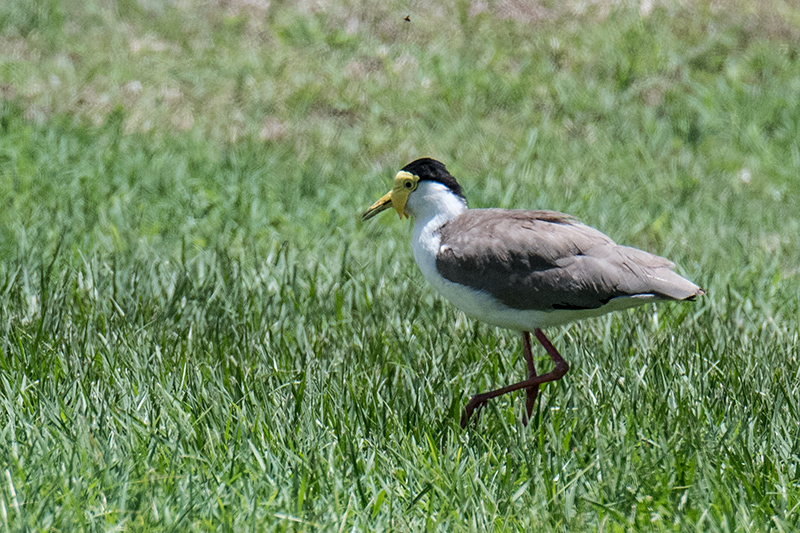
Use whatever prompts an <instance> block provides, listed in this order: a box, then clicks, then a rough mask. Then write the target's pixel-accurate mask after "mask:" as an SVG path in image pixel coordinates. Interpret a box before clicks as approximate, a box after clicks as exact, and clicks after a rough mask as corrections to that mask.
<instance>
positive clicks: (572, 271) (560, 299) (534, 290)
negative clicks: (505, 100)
mask: <svg viewBox="0 0 800 533" xmlns="http://www.w3.org/2000/svg"><path fill="white" fill-rule="evenodd" d="M390 207H392V208H394V210H395V211H397V214H398V215H399V216H400V218H401V219H402V218H403V217H409V216H412V217H414V219H415V220H414V235H413V238H412V242H411V247H412V249H413V251H414V259H416V261H417V265H419V269H420V270H421V271H422V275H423V276H424V277H425V279H427V280H428V283H430V284H431V285H433V287H434V288H435V289H436V290H437V291H438V292H439V293H440V294H441V295H442V296H444V297H445V298H446V299H448V300H450V302H452V303H453V304H454V305H455V306H456V307H458V308H459V309H461V310H462V311H463V312H464V313H465V314H466V315H468V316H470V317H472V318H476V319H478V320H482V321H484V322H487V323H489V324H492V325H495V326H499V327H502V328H508V329H512V330H517V331H520V332H522V339H523V347H524V356H525V361H526V363H527V366H528V378H527V379H525V380H523V381H520V382H517V383H514V384H512V385H508V386H506V387H502V388H499V389H497V390H493V391H489V392H484V393H482V394H476V395H474V396H473V397H472V398H470V400H469V403H467V406H466V408H465V409H464V414H463V415H462V417H461V425H462V426H466V424H467V422H468V421H469V418H470V416H471V415H472V413H473V411H474V410H475V409H476V408H478V407H480V406H482V405H483V404H485V403H486V402H487V401H488V400H490V399H492V398H496V397H497V396H500V395H503V394H506V393H509V392H513V391H517V390H520V389H525V390H526V391H527V402H526V413H527V416H523V422H525V423H527V419H528V417H530V416H531V412H532V409H533V405H534V401H535V399H536V396H537V394H538V392H539V385H541V384H542V383H547V382H550V381H556V380H558V379H561V377H563V376H564V374H565V373H566V372H567V370H569V365H568V364H567V362H566V361H564V359H563V358H562V357H561V354H559V353H558V350H556V349H555V347H554V346H553V345H552V343H550V341H549V340H548V339H547V337H546V336H545V334H544V333H543V332H542V328H545V327H549V326H556V325H560V324H566V323H568V322H572V321H574V320H580V319H583V318H588V317H595V316H599V315H603V314H605V313H608V312H610V311H617V310H620V309H626V308H629V307H636V306H639V305H644V304H647V303H650V302H655V301H659V300H692V299H694V298H695V297H697V296H700V295H702V294H703V290H702V289H701V288H700V287H698V286H697V285H695V284H694V283H692V282H691V281H689V280H687V279H685V278H682V277H681V276H679V275H678V274H676V273H675V272H674V271H673V268H674V267H675V265H674V264H673V263H672V262H671V261H669V260H667V259H664V258H663V257H659V256H657V255H653V254H650V253H648V252H645V251H642V250H638V249H636V248H631V247H629V246H620V245H618V244H616V243H615V242H614V241H612V240H611V239H610V238H609V237H607V236H606V235H604V234H603V233H600V232H599V231H598V230H596V229H594V228H591V227H589V226H586V225H584V224H581V223H580V222H578V221H577V220H576V219H575V218H573V217H571V216H569V215H565V214H563V213H558V212H555V211H524V210H511V209H468V208H467V200H466V198H465V197H464V193H463V191H462V189H461V185H459V184H458V182H457V181H456V179H455V178H454V177H453V176H452V175H450V173H449V172H448V171H447V169H446V168H445V166H444V165H443V164H442V163H440V162H439V161H436V160H435V159H429V158H423V159H417V160H416V161H413V162H412V163H409V164H408V165H406V166H405V167H403V169H402V170H401V171H400V172H398V173H397V175H396V176H395V178H394V187H393V188H392V190H391V191H389V192H388V193H387V194H386V195H384V196H383V197H382V198H381V199H380V200H378V201H377V202H375V203H374V204H373V205H372V206H371V207H370V208H369V209H367V211H366V212H365V213H364V214H363V216H362V218H363V220H368V219H370V218H372V217H374V216H375V215H377V214H378V213H380V212H381V211H383V210H385V209H388V208H390ZM529 332H533V334H534V335H535V336H536V338H537V340H538V341H539V342H540V343H541V344H542V346H544V349H545V350H546V351H547V353H548V355H549V356H550V358H551V359H552V360H553V363H555V368H554V369H553V370H552V371H550V372H548V373H547V374H542V375H537V374H536V368H535V366H534V363H533V355H532V354H531V343H530V333H529Z"/></svg>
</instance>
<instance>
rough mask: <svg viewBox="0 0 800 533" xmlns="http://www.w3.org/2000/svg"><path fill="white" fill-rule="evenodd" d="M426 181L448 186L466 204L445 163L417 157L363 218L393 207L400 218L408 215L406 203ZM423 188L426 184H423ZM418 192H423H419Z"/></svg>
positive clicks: (397, 176)
mask: <svg viewBox="0 0 800 533" xmlns="http://www.w3.org/2000/svg"><path fill="white" fill-rule="evenodd" d="M426 182H437V183H440V184H442V185H444V186H445V187H446V188H447V191H448V193H449V194H452V195H455V196H457V197H459V198H460V199H461V200H462V201H463V202H464V204H465V205H466V200H465V199H464V194H463V192H462V191H461V185H459V184H458V182H457V181H456V179H455V178H454V177H453V176H451V175H450V173H449V172H448V171H447V169H446V168H445V166H444V164H442V163H440V162H439V161H437V160H435V159H431V158H429V157H424V158H422V159H417V160H416V161H412V162H411V163H409V164H407V165H406V166H404V167H403V168H402V169H401V170H400V172H398V173H397V175H396V176H395V177H394V187H392V190H391V191H389V192H387V193H386V194H384V195H383V196H382V197H381V199H380V200H378V201H377V202H375V203H374V204H372V205H371V206H370V208H369V209H367V210H366V211H365V212H364V214H363V215H361V219H362V220H369V219H370V218H372V217H374V216H375V215H377V214H378V213H380V212H381V211H384V210H385V209H389V208H390V207H393V208H394V210H395V211H397V214H398V215H399V216H400V218H403V217H408V212H407V210H406V205H407V204H408V200H409V198H410V197H411V195H412V194H415V191H417V190H418V189H419V188H420V184H425V183H426ZM423 188H425V187H424V185H423ZM416 194H423V193H421V192H417V193H416Z"/></svg>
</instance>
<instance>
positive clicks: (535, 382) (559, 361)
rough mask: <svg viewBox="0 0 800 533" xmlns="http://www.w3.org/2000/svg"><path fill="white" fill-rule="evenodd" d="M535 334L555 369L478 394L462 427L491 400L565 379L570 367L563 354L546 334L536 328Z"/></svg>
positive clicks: (466, 411) (471, 403)
mask: <svg viewBox="0 0 800 533" xmlns="http://www.w3.org/2000/svg"><path fill="white" fill-rule="evenodd" d="M533 334H534V335H536V339H537V340H538V341H539V342H540V343H541V344H542V346H544V349H545V350H546V351H547V354H548V355H549V356H550V359H552V360H553V362H554V363H555V365H556V366H555V368H554V369H553V370H551V371H550V372H548V373H547V374H542V375H541V376H536V377H533V378H528V379H526V380H524V381H520V382H518V383H514V384H512V385H508V386H506V387H502V388H500V389H497V390H493V391H489V392H484V393H481V394H476V395H475V396H473V397H472V398H470V400H469V402H468V403H467V406H466V407H465V408H464V414H463V415H461V427H462V428H463V427H466V426H467V422H469V418H470V417H471V416H472V412H473V411H474V410H475V408H476V407H478V406H480V405H483V404H484V403H486V402H487V401H489V400H491V399H492V398H497V397H498V396H502V395H503V394H508V393H509V392H514V391H518V390H520V389H529V388H531V387H534V386H536V387H538V386H539V385H541V384H542V383H548V382H550V381H556V380H559V379H561V378H562V377H564V374H566V373H567V371H568V370H569V365H568V364H567V362H566V361H564V358H563V357H561V354H560V353H558V350H556V348H555V346H553V344H552V343H551V342H550V341H549V340H548V338H547V337H545V335H544V333H543V332H542V330H541V329H539V328H536V329H535V330H533Z"/></svg>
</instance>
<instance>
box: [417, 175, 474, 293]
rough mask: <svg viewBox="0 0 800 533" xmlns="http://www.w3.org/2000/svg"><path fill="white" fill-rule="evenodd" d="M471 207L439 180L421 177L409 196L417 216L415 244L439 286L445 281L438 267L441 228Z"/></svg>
mask: <svg viewBox="0 0 800 533" xmlns="http://www.w3.org/2000/svg"><path fill="white" fill-rule="evenodd" d="M466 210H467V202H466V201H465V200H464V199H463V198H461V197H460V196H457V195H455V194H453V192H452V191H451V190H450V189H448V188H447V187H446V186H445V185H442V184H441V183H439V182H436V181H420V182H419V186H418V187H417V189H416V190H415V191H414V192H412V193H411V194H410V195H409V197H408V202H407V203H406V212H408V214H409V215H411V216H412V217H414V237H413V239H412V241H411V247H412V249H413V250H414V259H415V260H416V261H417V265H418V266H419V269H420V270H421V271H422V274H423V275H424V276H425V278H426V279H427V280H428V282H429V283H430V284H431V285H433V286H434V287H435V288H436V289H438V290H440V291H441V290H442V287H441V286H440V285H441V284H442V282H443V281H444V280H443V278H442V277H441V276H440V275H439V273H438V272H437V271H436V254H437V253H438V252H439V243H440V241H441V236H440V235H439V228H441V227H442V225H443V224H445V223H446V222H449V221H451V220H453V219H454V218H456V217H457V216H458V215H460V214H461V213H463V212H464V211H466Z"/></svg>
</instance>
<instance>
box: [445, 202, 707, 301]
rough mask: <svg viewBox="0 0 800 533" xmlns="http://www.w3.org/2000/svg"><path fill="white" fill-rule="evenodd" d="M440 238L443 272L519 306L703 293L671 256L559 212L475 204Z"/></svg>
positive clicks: (453, 278)
mask: <svg viewBox="0 0 800 533" xmlns="http://www.w3.org/2000/svg"><path fill="white" fill-rule="evenodd" d="M440 236H441V242H440V249H439V253H438V254H437V257H436V268H437V270H438V271H439V272H440V273H441V274H442V275H443V276H444V277H445V278H446V279H448V280H450V281H453V282H456V283H460V284H462V285H467V286H469V287H472V288H474V289H478V290H481V291H485V292H487V293H489V294H490V295H492V296H493V297H494V298H496V299H497V300H499V301H500V302H502V303H503V304H505V305H507V306H509V307H511V308H513V309H535V310H543V311H551V310H555V309H597V308H599V307H602V306H603V305H605V304H606V303H608V302H609V301H610V300H612V299H614V298H619V297H629V296H641V295H654V296H656V297H659V298H664V299H672V300H683V299H686V298H691V297H693V296H697V295H699V294H702V291H701V290H700V288H699V287H698V286H697V285H695V284H694V283H692V282H690V281H688V280H686V279H684V278H682V277H681V276H679V275H678V274H676V273H675V272H673V270H672V269H673V268H674V266H675V265H674V264H673V263H672V262H671V261H669V260H667V259H665V258H663V257H659V256H657V255H653V254H650V253H648V252H645V251H642V250H638V249H636V248H631V247H628V246H620V245H618V244H616V243H615V242H614V241H613V240H611V239H610V238H609V237H608V236H606V235H604V234H603V233H601V232H599V231H598V230H596V229H594V228H591V227H589V226H586V225H584V224H581V223H580V222H578V221H577V220H575V219H574V218H572V217H570V216H568V215H565V214H563V213H557V212H554V211H522V210H505V209H471V210H468V211H466V212H464V213H463V214H462V215H460V216H459V217H457V218H456V219H454V220H452V221H450V222H449V223H447V224H445V225H444V226H443V227H442V228H441V230H440Z"/></svg>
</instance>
